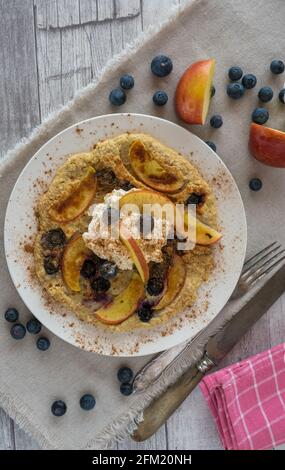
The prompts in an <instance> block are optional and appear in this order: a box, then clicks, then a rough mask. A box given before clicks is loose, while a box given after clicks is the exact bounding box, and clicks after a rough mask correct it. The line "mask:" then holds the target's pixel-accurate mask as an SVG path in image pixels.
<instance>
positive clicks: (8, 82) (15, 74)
mask: <svg viewBox="0 0 285 470" xmlns="http://www.w3.org/2000/svg"><path fill="white" fill-rule="evenodd" d="M182 1H184V0H0V44H1V48H0V55H1V61H0V63H1V67H0V100H1V108H2V111H1V114H2V118H1V120H0V151H1V155H3V154H5V152H6V151H7V150H8V149H9V148H11V147H13V146H14V145H15V144H16V143H17V141H18V140H19V139H21V138H22V137H24V136H27V135H28V134H29V133H30V131H31V130H32V128H33V127H34V126H36V125H38V124H39V123H40V122H41V121H42V120H43V119H44V118H45V117H46V116H47V115H48V114H49V113H50V112H51V111H54V110H55V109H57V108H58V107H59V106H61V105H62V104H64V103H66V102H67V101H68V100H69V99H71V98H72V97H73V95H74V92H75V91H76V90H77V89H79V88H81V87H83V86H85V85H87V84H88V83H89V82H90V81H91V80H92V79H93V78H94V77H95V76H96V75H97V74H98V73H99V71H100V70H101V68H102V67H103V66H104V65H105V64H106V62H107V61H108V59H110V58H111V57H112V56H113V55H114V54H116V53H118V52H120V51H121V50H122V49H123V48H124V46H125V45H126V44H128V43H130V42H131V41H132V40H133V39H134V38H136V37H137V35H138V34H139V33H140V32H141V31H142V30H144V29H146V28H147V27H148V26H149V25H150V24H153V23H156V24H157V23H158V22H159V21H163V20H164V19H165V18H167V17H168V16H169V15H170V14H171V12H170V9H171V7H172V6H173V5H175V4H177V3H179V2H180V3H182ZM284 331H285V296H283V297H282V298H281V299H280V300H278V301H277V302H276V304H275V305H274V306H273V307H272V308H271V309H270V311H269V312H268V314H267V315H265V316H263V318H262V319H261V320H260V321H259V322H258V324H256V325H255V327H254V328H253V329H252V330H251V331H249V332H248V334H247V335H246V337H244V338H243V340H242V341H241V342H240V344H239V345H237V347H236V348H235V349H234V350H233V351H232V352H231V354H230V355H229V356H228V357H227V361H226V362H224V364H223V365H225V364H228V363H232V362H234V361H238V360H240V359H242V358H244V357H246V356H248V355H252V354H255V353H257V352H259V351H262V350H264V349H267V348H269V347H270V346H272V345H275V344H278V343H280V342H282V341H284ZM37 448H39V446H38V444H37V443H36V442H35V441H34V440H33V439H31V438H30V437H29V436H28V435H27V434H26V433H25V432H24V431H22V430H20V429H19V428H18V426H17V425H16V424H15V423H14V422H13V421H12V420H11V419H10V418H9V416H7V415H6V414H5V413H4V411H2V410H1V409H0V449H37ZM118 448H119V449H162V450H164V449H180V450H182V449H220V448H221V444H220V441H219V438H218V435H217V432H216V429H215V426H214V423H213V420H212V418H211V416H210V414H209V411H208V409H207V408H206V405H205V402H204V400H203V399H202V397H201V394H200V391H199V390H198V389H197V390H195V391H194V392H193V393H192V394H191V396H189V397H188V398H187V400H186V401H185V402H184V404H183V405H182V406H181V407H180V408H179V410H178V411H177V412H176V413H175V414H174V415H173V416H172V417H171V419H169V421H168V422H167V423H166V425H165V426H164V427H162V428H161V429H160V430H159V432H157V434H156V435H155V436H153V437H152V438H151V439H149V440H148V441H146V442H144V443H141V444H136V443H134V442H133V441H131V440H130V441H128V442H125V443H123V444H122V443H120V444H119V445H118Z"/></svg>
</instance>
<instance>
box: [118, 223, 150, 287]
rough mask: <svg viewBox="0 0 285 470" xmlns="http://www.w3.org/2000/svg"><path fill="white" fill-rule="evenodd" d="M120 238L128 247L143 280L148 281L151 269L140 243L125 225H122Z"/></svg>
mask: <svg viewBox="0 0 285 470" xmlns="http://www.w3.org/2000/svg"><path fill="white" fill-rule="evenodd" d="M120 239H121V241H122V242H123V243H124V245H125V246H126V247H127V248H128V250H129V252H130V255H131V258H132V260H133V262H134V265H135V267H136V268H137V270H138V272H139V275H140V277H141V279H142V281H143V282H144V283H146V282H147V281H148V278H149V269H148V264H147V262H146V259H145V257H144V254H143V252H142V250H141V248H140V246H139V244H138V243H137V241H136V240H135V239H134V238H133V237H132V236H131V234H130V233H129V232H128V231H127V229H126V228H125V227H123V226H121V227H120Z"/></svg>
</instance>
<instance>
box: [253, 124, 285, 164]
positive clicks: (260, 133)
mask: <svg viewBox="0 0 285 470" xmlns="http://www.w3.org/2000/svg"><path fill="white" fill-rule="evenodd" d="M249 150H250V153H251V155H252V156H253V157H254V158H256V160H259V161H260V162H261V163H264V165H269V166H273V167H277V168H285V132H282V131H278V130H277V129H271V128H270V127H265V126H261V125H260V124H255V123H252V124H251V126H250V134H249Z"/></svg>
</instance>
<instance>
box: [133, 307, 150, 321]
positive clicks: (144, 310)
mask: <svg viewBox="0 0 285 470" xmlns="http://www.w3.org/2000/svg"><path fill="white" fill-rule="evenodd" d="M137 314H138V317H139V319H140V320H141V321H142V322H145V323H146V322H148V321H149V320H150V319H151V318H152V315H153V313H152V309H151V307H150V306H146V305H144V306H142V307H140V308H139V309H138V310H137Z"/></svg>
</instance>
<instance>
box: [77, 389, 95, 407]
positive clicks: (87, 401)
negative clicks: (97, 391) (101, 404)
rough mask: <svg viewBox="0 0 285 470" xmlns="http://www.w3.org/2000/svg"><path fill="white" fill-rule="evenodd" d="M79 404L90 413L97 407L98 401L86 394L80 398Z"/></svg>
mask: <svg viewBox="0 0 285 470" xmlns="http://www.w3.org/2000/svg"><path fill="white" fill-rule="evenodd" d="M79 404H80V406H81V408H82V409H83V410H86V411H90V410H93V408H94V406H95V405H96V400H95V398H94V397H93V395H91V394H90V393H86V394H85V395H83V396H82V397H81V398H80V401H79Z"/></svg>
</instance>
